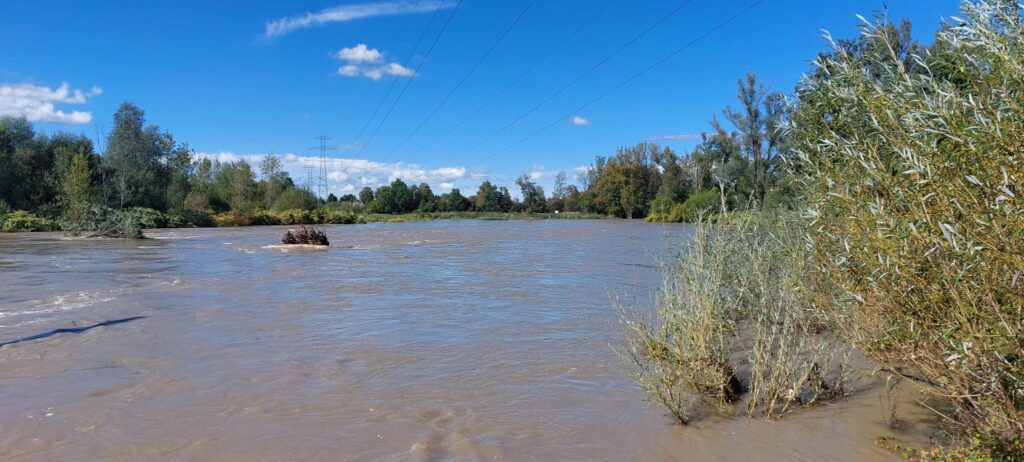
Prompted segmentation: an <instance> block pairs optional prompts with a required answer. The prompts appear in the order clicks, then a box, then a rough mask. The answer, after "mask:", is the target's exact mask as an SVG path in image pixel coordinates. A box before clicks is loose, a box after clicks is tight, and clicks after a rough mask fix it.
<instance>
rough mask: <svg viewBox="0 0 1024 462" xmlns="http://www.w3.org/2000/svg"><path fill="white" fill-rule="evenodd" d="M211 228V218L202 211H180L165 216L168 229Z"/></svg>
mask: <svg viewBox="0 0 1024 462" xmlns="http://www.w3.org/2000/svg"><path fill="white" fill-rule="evenodd" d="M210 226H213V218H212V215H210V214H209V213H208V212H205V211H202V210H188V209H186V210H182V211H180V212H174V213H171V214H169V215H168V216H167V227H168V228H206V227H210Z"/></svg>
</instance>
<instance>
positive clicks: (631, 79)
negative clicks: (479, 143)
mask: <svg viewBox="0 0 1024 462" xmlns="http://www.w3.org/2000/svg"><path fill="white" fill-rule="evenodd" d="M763 2H764V0H757V1H755V2H753V3H751V4H750V5H749V6H747V7H746V8H744V9H742V10H740V11H739V12H738V13H736V14H734V15H732V16H730V17H729V18H728V19H726V20H725V21H722V22H720V23H718V25H716V26H715V27H712V28H711V29H709V30H708V31H707V32H704V33H703V34H701V35H699V36H698V37H697V38H694V39H693V40H690V41H689V42H687V43H686V44H684V45H683V46H681V47H679V48H677V49H675V50H674V51H672V52H671V53H669V54H668V55H666V56H665V57H663V58H661V59H659V60H658V61H656V62H654V63H653V64H651V65H650V66H647V67H645V68H644V69H643V70H641V71H640V72H638V73H636V74H633V76H632V77H630V78H628V79H626V80H623V81H622V82H620V83H619V84H617V85H615V86H614V87H612V88H610V89H608V90H607V91H605V92H604V93H601V94H600V95H598V96H596V97H594V98H592V99H591V100H589V101H587V102H586V103H584V104H583V105H581V106H579V107H577V108H575V109H573V110H572V111H570V112H569V113H567V114H566V115H564V116H562V117H559V118H558V119H555V120H554V121H552V122H551V123H549V124H547V125H545V126H543V127H541V128H540V129H539V130H537V131H535V132H533V133H531V134H529V135H527V136H525V137H523V138H521V139H519V140H518V141H516V142H515V143H512V144H510V145H508V146H506V147H505V148H504V149H501V150H500V151H496V152H495V153H493V154H491V155H489V156H487V157H484V158H482V159H480V160H479V161H478V162H476V163H474V164H473V165H471V166H470V167H474V166H477V165H480V164H481V163H483V162H484V161H487V160H490V159H492V158H494V157H496V156H498V155H500V154H502V153H504V152H506V151H508V150H509V149H512V148H513V147H516V146H518V145H520V144H522V143H523V142H525V141H526V140H528V139H530V138H533V137H534V136H537V135H538V134H540V133H542V132H544V131H546V130H548V129H550V128H551V127H554V126H555V125H557V124H558V123H559V122H562V121H564V120H566V119H567V118H569V117H571V116H572V115H573V114H576V113H578V112H579V111H581V110H583V109H586V108H587V107H588V106H590V105H591V104H594V103H596V102H598V101H600V100H601V99H604V98H605V97H606V96H608V95H610V94H611V93H613V92H615V91H616V90H618V89H619V88H622V87H624V86H626V85H627V84H629V83H630V82H632V81H634V80H636V79H638V78H640V77H642V76H643V75H645V74H647V73H648V72H650V71H651V70H653V69H654V68H656V67H658V66H660V65H662V64H664V63H665V62H666V61H668V60H669V59H672V58H673V57H675V56H676V55H678V54H679V53H682V52H683V51H685V50H686V49H687V48H690V47H691V46H693V45H695V44H697V43H698V42H700V41H702V40H704V39H705V38H707V37H708V36H709V35H711V34H713V33H715V32H717V31H718V30H719V29H721V28H723V27H725V26H727V25H729V24H730V23H732V22H733V21H735V20H736V19H738V18H739V17H740V16H743V15H744V14H746V13H747V12H749V11H750V10H752V9H754V7H756V6H757V5H760V4H761V3H763Z"/></svg>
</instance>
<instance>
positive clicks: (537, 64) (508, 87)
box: [398, 0, 615, 160]
mask: <svg viewBox="0 0 1024 462" xmlns="http://www.w3.org/2000/svg"><path fill="white" fill-rule="evenodd" d="M614 1H615V0H608V1H607V2H605V4H604V6H602V7H601V8H600V9H598V10H597V11H596V12H595V13H594V14H592V15H591V16H590V17H589V18H587V20H586V21H584V22H583V23H582V24H580V25H579V27H577V28H576V30H574V31H572V33H570V34H569V35H567V36H566V37H565V38H563V39H562V41H561V42H558V44H557V45H555V46H554V48H552V49H551V50H550V51H548V52H547V53H546V54H545V55H544V56H543V57H541V58H540V59H539V60H537V62H535V63H533V65H532V66H530V67H529V68H528V69H526V71H524V72H523V73H522V74H519V77H516V78H515V79H514V80H513V81H512V82H510V83H509V84H508V85H506V86H505V88H502V89H501V91H499V92H497V93H495V94H494V96H491V98H490V99H488V100H487V101H485V102H484V103H483V104H481V105H480V106H479V107H477V108H476V109H475V110H474V111H473V112H471V113H469V114H468V115H467V116H466V117H464V118H463V119H462V120H460V121H459V122H458V123H457V124H455V125H453V126H452V127H451V128H449V129H448V130H447V131H445V132H444V133H442V134H441V135H439V136H437V137H436V138H434V139H433V140H431V141H430V142H428V143H427V144H425V145H423V146H420V147H419V149H416V150H415V151H412V152H410V153H409V154H406V155H404V156H402V157H400V158H399V159H398V160H401V159H405V158H408V157H412V156H415V155H416V154H419V153H420V152H423V150H424V149H426V148H428V147H430V146H432V145H433V144H434V143H436V142H438V141H441V140H442V139H443V138H444V137H446V136H448V135H450V134H451V133H452V132H454V131H455V130H457V129H458V128H459V127H461V126H462V125H463V124H465V123H466V122H468V121H469V120H470V119H472V118H473V117H476V115H477V114H479V113H480V112H481V111H483V110H484V109H486V108H487V107H488V106H490V105H491V103H493V102H494V101H496V100H497V99H498V98H500V97H501V96H502V95H504V94H505V93H507V92H508V91H509V90H511V89H512V88H514V87H515V86H516V85H518V84H519V82H521V81H522V80H523V79H524V78H526V76H528V75H530V74H531V73H532V72H533V71H534V70H536V69H537V68H538V67H540V65H541V64H543V63H544V62H546V61H547V60H548V58H550V57H551V56H553V55H554V54H555V52H557V51H558V50H559V49H561V48H562V46H564V45H565V44H566V43H568V42H569V41H570V40H572V39H573V38H574V37H576V35H578V34H579V33H580V32H581V31H582V30H583V29H585V28H586V27H587V26H589V25H590V23H591V22H593V21H594V20H595V19H597V18H598V17H599V16H601V14H602V13H604V11H605V10H607V9H608V7H609V6H611V4H612V2H614Z"/></svg>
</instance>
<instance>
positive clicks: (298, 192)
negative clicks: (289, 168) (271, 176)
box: [274, 188, 318, 211]
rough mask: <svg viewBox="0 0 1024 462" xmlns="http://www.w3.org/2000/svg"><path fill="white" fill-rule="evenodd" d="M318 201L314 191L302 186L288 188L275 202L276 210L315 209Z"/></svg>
mask: <svg viewBox="0 0 1024 462" xmlns="http://www.w3.org/2000/svg"><path fill="white" fill-rule="evenodd" d="M317 204H318V201H317V199H316V196H315V195H313V193H311V192H309V191H307V190H305V189H300V188H288V189H287V190H285V192H283V193H281V196H280V197H278V198H277V200H276V201H275V202H274V210H275V211H285V210H295V209H298V210H313V209H315V208H316V206H317Z"/></svg>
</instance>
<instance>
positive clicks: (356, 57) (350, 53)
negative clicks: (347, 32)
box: [334, 43, 384, 63]
mask: <svg viewBox="0 0 1024 462" xmlns="http://www.w3.org/2000/svg"><path fill="white" fill-rule="evenodd" d="M334 56H335V57H336V58H338V59H341V60H344V61H348V62H350V63H379V62H381V61H383V60H384V54H383V53H381V52H380V50H378V49H376V48H370V47H368V46H366V44H365V43H360V44H357V45H356V46H354V47H351V48H342V49H341V51H339V52H338V53H336V54H335V55H334Z"/></svg>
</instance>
